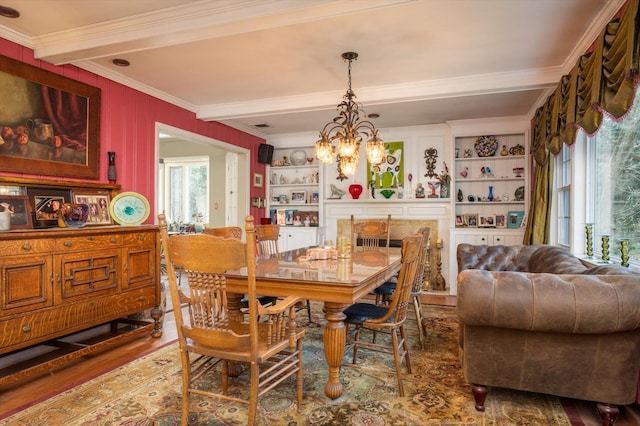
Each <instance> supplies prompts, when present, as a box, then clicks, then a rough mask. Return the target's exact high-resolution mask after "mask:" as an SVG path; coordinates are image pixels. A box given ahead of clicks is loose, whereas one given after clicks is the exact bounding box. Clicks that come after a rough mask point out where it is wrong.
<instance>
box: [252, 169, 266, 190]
mask: <svg viewBox="0 0 640 426" xmlns="http://www.w3.org/2000/svg"><path fill="white" fill-rule="evenodd" d="M263 181H264V176H262V175H261V174H260V173H254V174H253V186H255V187H256V188H262V185H264V182H263Z"/></svg>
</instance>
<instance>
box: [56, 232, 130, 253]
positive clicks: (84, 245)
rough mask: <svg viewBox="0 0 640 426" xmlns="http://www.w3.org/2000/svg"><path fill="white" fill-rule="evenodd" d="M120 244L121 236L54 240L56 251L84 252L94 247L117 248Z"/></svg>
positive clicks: (94, 236) (87, 236) (89, 236)
mask: <svg viewBox="0 0 640 426" xmlns="http://www.w3.org/2000/svg"><path fill="white" fill-rule="evenodd" d="M121 244H122V236H121V235H117V234H112V235H86V236H78V237H75V236H74V237H63V238H56V251H58V252H60V251H62V252H64V251H69V250H85V249H91V248H96V247H101V248H109V247H118V246H120V245H121Z"/></svg>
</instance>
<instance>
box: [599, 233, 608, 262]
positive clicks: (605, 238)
mask: <svg viewBox="0 0 640 426" xmlns="http://www.w3.org/2000/svg"><path fill="white" fill-rule="evenodd" d="M601 263H609V236H608V235H603V236H602V262H601Z"/></svg>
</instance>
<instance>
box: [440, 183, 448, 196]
mask: <svg viewBox="0 0 640 426" xmlns="http://www.w3.org/2000/svg"><path fill="white" fill-rule="evenodd" d="M449 185H450V183H449V182H443V183H441V184H440V198H449V189H450V186H449Z"/></svg>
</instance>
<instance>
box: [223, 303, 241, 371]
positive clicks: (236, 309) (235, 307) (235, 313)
mask: <svg viewBox="0 0 640 426" xmlns="http://www.w3.org/2000/svg"><path fill="white" fill-rule="evenodd" d="M243 296H244V294H237V293H227V309H228V310H229V318H231V319H234V320H237V321H243V320H244V313H243V312H242V307H243V305H242V297H243ZM242 370H243V368H242V364H239V363H237V362H233V361H231V362H229V367H228V370H227V371H228V374H229V377H238V376H239V375H240V374H241V373H242Z"/></svg>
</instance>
